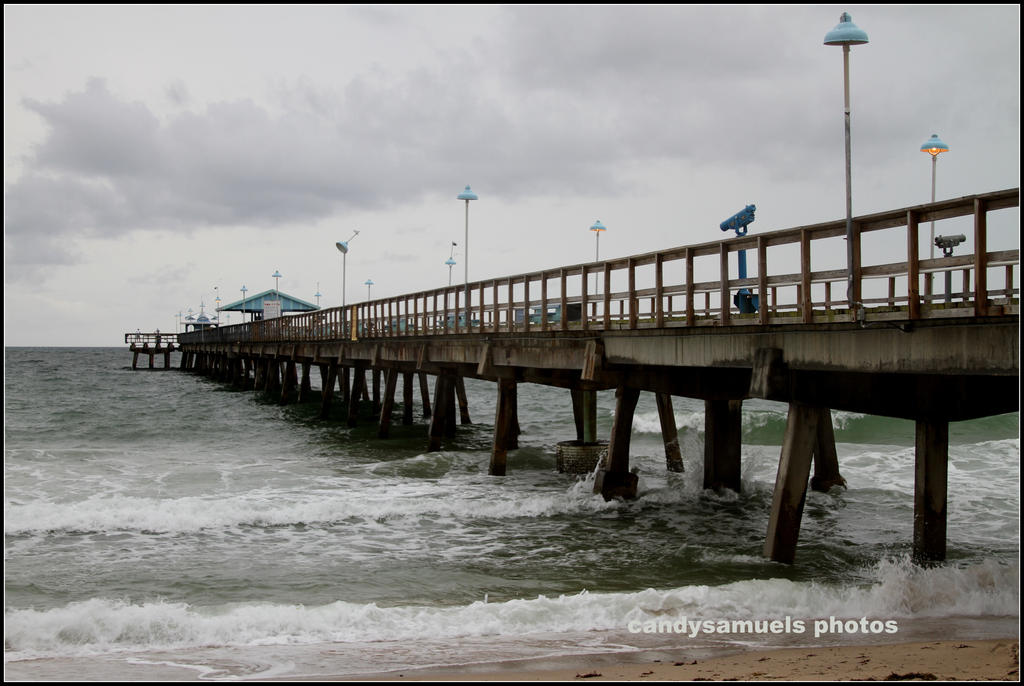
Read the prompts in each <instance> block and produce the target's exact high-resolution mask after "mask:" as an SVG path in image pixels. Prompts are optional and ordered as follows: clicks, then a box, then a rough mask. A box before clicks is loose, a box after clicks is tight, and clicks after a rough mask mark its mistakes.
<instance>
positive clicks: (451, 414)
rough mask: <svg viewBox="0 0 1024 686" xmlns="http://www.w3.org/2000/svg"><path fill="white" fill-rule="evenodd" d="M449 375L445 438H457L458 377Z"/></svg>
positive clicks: (446, 392) (446, 395)
mask: <svg viewBox="0 0 1024 686" xmlns="http://www.w3.org/2000/svg"><path fill="white" fill-rule="evenodd" d="M446 376H448V388H447V390H446V391H445V394H444V397H445V403H447V407H445V411H444V412H445V413H444V435H445V438H455V403H456V395H457V393H456V391H455V387H456V386H457V384H456V379H457V378H458V377H456V376H455V375H454V374H452V375H446Z"/></svg>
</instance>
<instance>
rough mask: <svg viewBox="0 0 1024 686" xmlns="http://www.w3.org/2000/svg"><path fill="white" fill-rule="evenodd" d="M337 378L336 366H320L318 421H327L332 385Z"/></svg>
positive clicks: (332, 396) (332, 393) (329, 411)
mask: <svg viewBox="0 0 1024 686" xmlns="http://www.w3.org/2000/svg"><path fill="white" fill-rule="evenodd" d="M337 378H338V365H336V364H334V363H331V364H322V365H320V386H321V389H320V419H327V418H328V417H329V416H330V414H331V401H332V400H334V383H335V381H336V380H337Z"/></svg>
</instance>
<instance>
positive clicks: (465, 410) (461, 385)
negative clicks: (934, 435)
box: [455, 376, 473, 424]
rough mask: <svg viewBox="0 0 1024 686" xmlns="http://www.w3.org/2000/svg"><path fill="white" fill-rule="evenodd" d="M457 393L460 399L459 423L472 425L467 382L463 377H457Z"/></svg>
mask: <svg viewBox="0 0 1024 686" xmlns="http://www.w3.org/2000/svg"><path fill="white" fill-rule="evenodd" d="M455 392H456V394H457V395H458V397H459V421H460V422H461V423H462V424H472V423H473V422H472V421H471V420H470V418H469V400H467V398H466V380H465V379H464V378H463V377H461V376H457V377H455Z"/></svg>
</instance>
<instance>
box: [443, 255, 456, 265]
mask: <svg viewBox="0 0 1024 686" xmlns="http://www.w3.org/2000/svg"><path fill="white" fill-rule="evenodd" d="M444 263H445V264H447V265H448V266H449V267H452V266H454V265H455V260H453V259H452V258H450V257H449V258H448V259H447V260H445V261H444Z"/></svg>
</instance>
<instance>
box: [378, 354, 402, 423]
mask: <svg viewBox="0 0 1024 686" xmlns="http://www.w3.org/2000/svg"><path fill="white" fill-rule="evenodd" d="M397 387H398V370H397V369H388V370H387V373H386V375H385V379H384V398H383V402H382V403H381V407H380V422H379V423H378V426H377V437H378V438H387V437H388V435H389V434H390V432H391V412H392V411H393V410H394V409H395V389H396V388H397Z"/></svg>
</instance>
